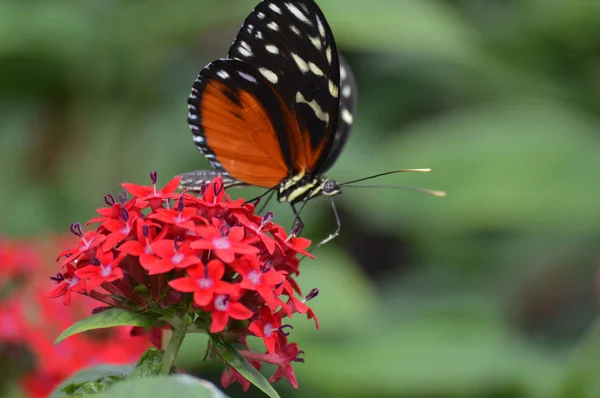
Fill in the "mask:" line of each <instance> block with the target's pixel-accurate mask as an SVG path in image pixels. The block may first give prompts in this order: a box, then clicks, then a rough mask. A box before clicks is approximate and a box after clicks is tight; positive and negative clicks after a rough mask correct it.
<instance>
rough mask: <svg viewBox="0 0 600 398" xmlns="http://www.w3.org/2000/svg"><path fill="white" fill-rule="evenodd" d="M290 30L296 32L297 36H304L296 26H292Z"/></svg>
mask: <svg viewBox="0 0 600 398" xmlns="http://www.w3.org/2000/svg"><path fill="white" fill-rule="evenodd" d="M290 30H291V31H292V32H294V33H295V34H297V35H298V36H301V35H302V32H300V29H298V28H297V27H296V25H290Z"/></svg>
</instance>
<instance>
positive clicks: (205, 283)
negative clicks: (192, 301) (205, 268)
mask: <svg viewBox="0 0 600 398" xmlns="http://www.w3.org/2000/svg"><path fill="white" fill-rule="evenodd" d="M196 284H197V285H198V287H199V288H200V289H210V288H211V287H212V286H213V285H214V283H213V281H212V279H210V278H200V279H198V280H197V281H196Z"/></svg>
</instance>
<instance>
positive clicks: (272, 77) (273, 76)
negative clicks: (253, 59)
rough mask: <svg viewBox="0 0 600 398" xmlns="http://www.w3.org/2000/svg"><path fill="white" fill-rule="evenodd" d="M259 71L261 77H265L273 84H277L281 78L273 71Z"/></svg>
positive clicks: (263, 69)
mask: <svg viewBox="0 0 600 398" xmlns="http://www.w3.org/2000/svg"><path fill="white" fill-rule="evenodd" d="M258 71H259V72H260V74H261V75H263V76H264V77H265V79H267V80H268V81H269V82H271V83H273V84H277V82H278V81H279V76H277V74H275V72H273V71H272V70H269V69H267V68H259V69H258Z"/></svg>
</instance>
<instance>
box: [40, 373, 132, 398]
mask: <svg viewBox="0 0 600 398" xmlns="http://www.w3.org/2000/svg"><path fill="white" fill-rule="evenodd" d="M133 369H134V367H133V366H132V365H119V366H117V365H100V366H94V367H92V368H87V369H83V370H81V371H79V372H77V373H75V374H74V375H73V376H71V377H70V378H69V379H67V380H65V381H64V382H63V383H61V384H60V385H59V386H58V387H56V388H55V389H54V392H53V393H52V394H51V395H50V398H55V397H63V396H65V395H66V394H65V392H63V389H67V390H68V391H70V392H73V393H76V392H77V390H78V389H81V390H80V391H83V390H87V389H88V387H90V388H92V387H93V386H94V385H96V384H97V383H102V382H103V381H104V384H105V385H108V384H109V383H110V384H112V383H111V382H114V381H115V380H119V379H124V378H125V377H127V375H128V374H130V373H131V372H132V371H133ZM88 383H89V386H86V385H88Z"/></svg>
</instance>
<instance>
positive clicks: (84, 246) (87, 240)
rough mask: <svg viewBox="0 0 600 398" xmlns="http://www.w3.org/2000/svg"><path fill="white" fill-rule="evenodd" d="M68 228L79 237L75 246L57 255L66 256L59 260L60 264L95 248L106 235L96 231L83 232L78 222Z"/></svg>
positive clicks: (59, 256)
mask: <svg viewBox="0 0 600 398" xmlns="http://www.w3.org/2000/svg"><path fill="white" fill-rule="evenodd" d="M70 229H71V233H72V234H73V235H75V236H78V237H79V238H80V239H79V242H78V243H77V247H76V248H74V249H68V250H65V251H63V252H62V253H60V254H59V255H58V258H61V257H66V258H65V259H64V260H63V261H62V262H61V265H62V266H64V265H66V264H68V263H70V262H72V261H74V260H77V259H78V258H79V257H80V256H81V255H82V254H84V253H87V252H89V251H91V250H93V249H95V248H96V247H98V246H99V245H100V244H101V243H102V242H103V241H104V239H106V236H104V235H101V234H99V233H97V232H96V231H89V232H86V233H85V234H84V233H83V231H82V228H81V224H79V223H74V224H71V227H70Z"/></svg>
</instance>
